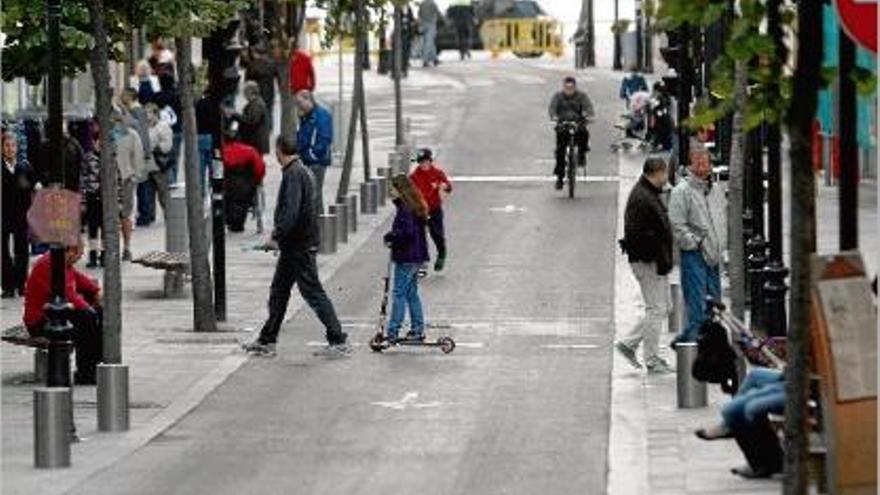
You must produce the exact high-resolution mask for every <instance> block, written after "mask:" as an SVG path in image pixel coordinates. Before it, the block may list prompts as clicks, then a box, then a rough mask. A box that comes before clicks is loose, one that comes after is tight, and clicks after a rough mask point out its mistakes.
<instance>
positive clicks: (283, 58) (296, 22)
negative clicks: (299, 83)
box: [275, 4, 305, 136]
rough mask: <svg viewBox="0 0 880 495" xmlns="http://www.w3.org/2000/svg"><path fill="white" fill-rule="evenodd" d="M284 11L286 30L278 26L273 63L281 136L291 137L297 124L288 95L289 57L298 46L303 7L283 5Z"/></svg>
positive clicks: (291, 97) (291, 101)
mask: <svg viewBox="0 0 880 495" xmlns="http://www.w3.org/2000/svg"><path fill="white" fill-rule="evenodd" d="M284 9H289V10H287V12H286V15H285V18H286V26H287V29H286V30H285V29H281V24H280V23H279V24H278V31H277V32H276V33H275V35H276V37H275V39H276V44H277V45H278V47H279V52H280V56H277V57H276V59H275V62H276V63H277V66H278V93H279V97H280V102H281V135H282V136H293V135H295V134H296V129H297V124H298V123H299V122H298V121H297V115H296V102H295V101H294V98H293V95H292V94H291V93H290V57H291V56H292V55H293V52H294V50H296V49H297V48H298V46H299V36H300V33H301V32H302V27H303V22H304V21H305V5H302V6H296V5H293V4H285V5H284Z"/></svg>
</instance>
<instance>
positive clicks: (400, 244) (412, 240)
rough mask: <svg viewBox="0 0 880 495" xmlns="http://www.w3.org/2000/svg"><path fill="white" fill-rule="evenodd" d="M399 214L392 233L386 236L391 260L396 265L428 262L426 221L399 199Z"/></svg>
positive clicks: (396, 204)
mask: <svg viewBox="0 0 880 495" xmlns="http://www.w3.org/2000/svg"><path fill="white" fill-rule="evenodd" d="M394 206H396V207H397V214H396V215H395V216H394V223H393V224H392V225H391V232H388V233H387V234H385V238H384V240H385V244H386V245H389V246H391V260H392V261H394V262H395V263H420V264H421V263H424V262H426V261H428V259H429V258H428V239H427V237H426V236H425V220H424V219H422V218H419V217H418V216H416V215H415V214H414V213H413V212H411V211H410V210H409V208H407V207H406V206H405V205H404V204H403V202H402V201H400V200H399V199H395V200H394Z"/></svg>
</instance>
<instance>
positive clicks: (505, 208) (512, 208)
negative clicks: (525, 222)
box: [489, 205, 526, 213]
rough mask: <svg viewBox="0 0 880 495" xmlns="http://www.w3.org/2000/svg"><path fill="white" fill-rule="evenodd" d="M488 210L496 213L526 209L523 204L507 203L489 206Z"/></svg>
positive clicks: (517, 211) (518, 211) (516, 211)
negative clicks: (505, 204)
mask: <svg viewBox="0 0 880 495" xmlns="http://www.w3.org/2000/svg"><path fill="white" fill-rule="evenodd" d="M489 211H494V212H497V213H520V212H523V211H526V209H525V207H523V206H516V205H507V206H497V207H494V208H489Z"/></svg>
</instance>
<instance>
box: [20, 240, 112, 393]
mask: <svg viewBox="0 0 880 495" xmlns="http://www.w3.org/2000/svg"><path fill="white" fill-rule="evenodd" d="M82 255H83V242H82V239H80V241H79V242H78V243H77V244H76V245H75V246H69V247H68V248H67V249H66V250H65V252H64V264H65V275H66V276H65V279H66V280H65V284H64V297H65V299H67V302H68V303H69V304H70V305H72V308H73V309H72V310H70V311H68V312H67V315H66V317H67V319H68V320H69V321H70V323H71V324H72V325H73V332H72V335H71V338H72V340H73V345H74V348H75V350H76V373H75V374H74V381H75V383H76V384H77V385H94V384H95V381H96V373H97V366H98V361H100V359H101V355H102V331H101V315H102V313H101V287H100V286H99V285H98V282H97V281H95V280H93V279H91V278H90V277H88V276H86V275H84V274H83V273H82V272H80V271H79V270H77V269H76V268H75V267H74V265H75V264H76V262H77V261H79V260H80V258H82ZM51 300H52V260H51V253H46V254H44V255H42V256H40V258H39V259H38V260H37V262H36V263H35V264H34V267H33V269H32V270H31V273H30V275H29V276H28V278H27V282H26V283H25V289H24V325H25V327H27V330H28V333H30V335H31V336H32V337H39V336H43V337H48V336H47V335H45V326H46V316H45V309H46V305H47V304H48V303H49V302H50V301H51Z"/></svg>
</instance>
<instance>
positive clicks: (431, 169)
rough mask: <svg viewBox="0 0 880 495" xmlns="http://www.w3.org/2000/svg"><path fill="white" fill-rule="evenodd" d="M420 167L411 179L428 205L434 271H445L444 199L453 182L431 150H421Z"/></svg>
mask: <svg viewBox="0 0 880 495" xmlns="http://www.w3.org/2000/svg"><path fill="white" fill-rule="evenodd" d="M416 163H418V167H416V169H415V170H413V171H412V173H411V174H410V176H409V178H410V180H412V183H413V185H415V186H416V188H417V189H418V190H419V192H420V193H421V194H422V197H423V198H424V200H425V202H426V203H427V205H428V232H429V233H430V234H431V239H432V240H433V241H434V246H435V247H436V248H437V260H436V261H435V262H434V271H436V272H439V271H441V270H443V266H444V265H445V264H446V231H445V229H444V225H443V197H444V195H447V194H449V193H451V192H452V182H451V181H450V180H449V177H447V176H446V172H444V171H443V169H442V168H440V167H439V166H437V164H436V163H435V162H434V154H433V153H432V152H431V150H430V149H428V148H424V149H421V150H419V152H418V154H417V155H416Z"/></svg>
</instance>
